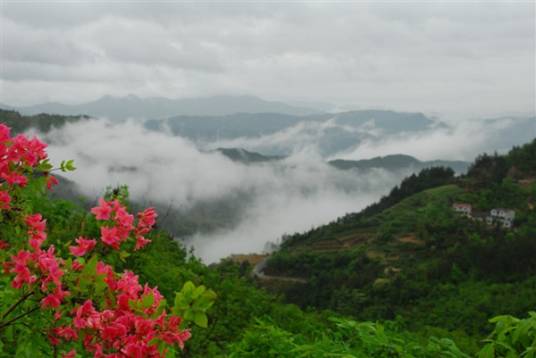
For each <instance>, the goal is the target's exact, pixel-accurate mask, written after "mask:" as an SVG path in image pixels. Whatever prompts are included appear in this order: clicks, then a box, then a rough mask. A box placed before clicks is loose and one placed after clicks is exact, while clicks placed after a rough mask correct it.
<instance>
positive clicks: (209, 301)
mask: <svg viewBox="0 0 536 358" xmlns="http://www.w3.org/2000/svg"><path fill="white" fill-rule="evenodd" d="M215 300H216V293H214V291H212V290H207V288H206V287H205V286H203V285H201V286H198V287H195V285H194V284H193V283H192V282H191V281H188V282H186V283H185V284H184V286H183V287H182V290H181V291H180V292H177V293H176V294H175V305H174V307H173V314H175V315H178V316H181V317H183V319H184V320H185V321H186V322H193V323H195V324H196V325H198V326H199V327H203V328H207V325H208V318H207V314H206V312H207V310H208V309H209V308H210V307H212V305H213V304H214V301H215Z"/></svg>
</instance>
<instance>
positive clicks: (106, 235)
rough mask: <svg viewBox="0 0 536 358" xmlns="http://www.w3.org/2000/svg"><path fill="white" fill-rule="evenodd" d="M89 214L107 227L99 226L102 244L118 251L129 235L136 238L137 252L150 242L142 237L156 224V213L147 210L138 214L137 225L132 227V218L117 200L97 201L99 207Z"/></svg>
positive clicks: (149, 209) (150, 209)
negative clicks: (103, 222)
mask: <svg viewBox="0 0 536 358" xmlns="http://www.w3.org/2000/svg"><path fill="white" fill-rule="evenodd" d="M91 212H92V213H93V214H94V215H95V218H96V219H97V220H100V221H106V222H107V223H108V224H109V225H108V226H107V225H103V226H101V228H100V230H101V240H102V242H103V243H104V244H106V245H108V246H110V247H112V248H114V249H116V250H117V249H119V247H120V245H121V243H122V242H124V241H126V240H127V239H128V237H129V236H130V234H131V233H134V236H135V237H136V246H135V250H139V249H141V248H143V247H144V246H145V245H147V244H148V243H149V242H151V241H150V240H149V239H147V238H145V236H144V235H146V234H147V233H149V232H150V231H151V229H152V227H153V225H154V224H155V222H156V216H157V215H156V211H155V210H154V209H153V208H148V209H146V210H144V211H142V212H141V213H138V224H137V226H134V216H133V215H131V214H129V213H128V212H127V210H126V208H125V207H124V206H122V205H121V203H120V202H119V201H118V200H111V201H106V200H104V199H102V198H101V199H99V205H98V206H97V207H95V208H93V209H91Z"/></svg>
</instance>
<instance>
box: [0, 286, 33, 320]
mask: <svg viewBox="0 0 536 358" xmlns="http://www.w3.org/2000/svg"><path fill="white" fill-rule="evenodd" d="M33 294H34V292H33V291H30V292H28V293H27V294H25V295H24V296H22V297H21V298H19V300H18V301H17V302H15V304H14V305H13V306H11V307H9V309H8V310H7V311H6V312H5V313H4V314H3V315H2V320H3V319H4V318H6V317H7V315H8V314H10V313H11V312H13V310H14V309H15V308H17V306H18V305H20V304H21V303H22V302H24V301H26V299H28V297H30V296H31V295H33Z"/></svg>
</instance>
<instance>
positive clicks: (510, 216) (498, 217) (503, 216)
mask: <svg viewBox="0 0 536 358" xmlns="http://www.w3.org/2000/svg"><path fill="white" fill-rule="evenodd" d="M515 217H516V212H515V211H514V210H512V209H503V208H495V209H491V211H490V215H489V216H488V217H487V218H486V222H487V223H488V224H490V225H491V224H493V223H499V224H501V226H502V227H504V228H506V229H510V228H511V227H512V225H513V223H514V219H515Z"/></svg>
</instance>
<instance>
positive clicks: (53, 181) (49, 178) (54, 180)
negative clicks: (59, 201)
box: [47, 175, 60, 190]
mask: <svg viewBox="0 0 536 358" xmlns="http://www.w3.org/2000/svg"><path fill="white" fill-rule="evenodd" d="M59 183H60V182H59V181H58V179H57V178H56V177H55V176H54V175H48V176H47V188H48V190H51V189H52V187H53V186H54V185H58V184H59Z"/></svg>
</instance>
